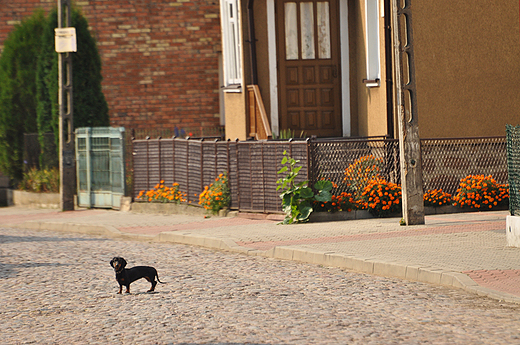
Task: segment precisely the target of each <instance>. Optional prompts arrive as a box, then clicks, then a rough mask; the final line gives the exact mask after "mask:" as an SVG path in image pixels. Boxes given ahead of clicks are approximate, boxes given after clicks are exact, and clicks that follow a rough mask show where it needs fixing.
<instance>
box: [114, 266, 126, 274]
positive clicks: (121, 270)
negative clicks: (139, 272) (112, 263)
mask: <svg viewBox="0 0 520 345" xmlns="http://www.w3.org/2000/svg"><path fill="white" fill-rule="evenodd" d="M124 269H125V268H124V267H122V268H121V269H120V270H119V271H116V270H114V271H116V273H121V272H123V270H124Z"/></svg>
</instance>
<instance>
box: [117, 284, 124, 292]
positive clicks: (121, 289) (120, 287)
mask: <svg viewBox="0 0 520 345" xmlns="http://www.w3.org/2000/svg"><path fill="white" fill-rule="evenodd" d="M122 291H123V285H119V292H118V294H121V292H122Z"/></svg>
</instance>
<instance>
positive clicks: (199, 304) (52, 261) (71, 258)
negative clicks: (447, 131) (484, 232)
mask: <svg viewBox="0 0 520 345" xmlns="http://www.w3.org/2000/svg"><path fill="white" fill-rule="evenodd" d="M113 256H123V257H125V258H126V259H127V261H128V262H129V267H131V266H135V265H151V266H154V267H156V268H157V270H158V272H159V276H160V279H161V281H163V282H167V284H164V285H163V284H158V286H157V288H156V293H146V292H145V291H146V290H148V288H149V283H148V282H146V281H144V280H141V281H138V282H135V283H134V284H132V294H129V295H128V294H123V295H118V294H116V292H117V291H118V285H117V282H116V281H115V277H114V272H113V270H112V268H111V267H110V265H109V261H110V259H111V258H112V257H113ZM0 282H1V284H0V318H1V320H2V321H1V322H0V334H1V338H2V340H1V341H0V342H1V343H2V344H26V343H36V344H87V343H88V344H215V345H216V344H228V345H231V344H233V345H238V344H356V343H357V344H424V343H428V344H520V306H518V305H515V304H501V303H499V302H498V301H496V300H492V299H488V298H485V297H479V296H477V295H475V294H471V293H467V292H465V291H463V290H459V289H450V288H445V287H439V286H433V285H428V284H423V283H418V282H410V281H404V280H399V279H390V278H382V277H376V276H370V275H364V274H357V273H352V272H348V271H344V270H341V269H337V268H324V267H319V266H315V265H307V264H301V263H296V262H292V261H278V260H274V259H269V258H264V257H257V256H246V255H241V254H236V253H224V252H214V251H209V250H205V249H201V248H197V247H190V246H182V245H175V244H166V243H148V242H134V241H122V240H112V239H104V238H100V237H94V236H87V235H81V234H71V233H53V232H47V231H37V232H34V231H29V230H23V229H16V230H15V229H9V228H0Z"/></svg>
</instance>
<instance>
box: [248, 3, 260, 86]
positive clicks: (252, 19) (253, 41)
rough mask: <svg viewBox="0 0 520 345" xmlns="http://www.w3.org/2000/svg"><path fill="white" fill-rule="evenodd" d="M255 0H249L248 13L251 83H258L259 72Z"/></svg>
mask: <svg viewBox="0 0 520 345" xmlns="http://www.w3.org/2000/svg"><path fill="white" fill-rule="evenodd" d="M254 2H255V0H249V1H248V2H247V15H248V27H249V41H248V43H249V51H250V55H251V84H253V85H258V73H257V66H256V36H255V16H254V10H253V4H254Z"/></svg>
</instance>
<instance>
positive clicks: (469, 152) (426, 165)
mask: <svg viewBox="0 0 520 345" xmlns="http://www.w3.org/2000/svg"><path fill="white" fill-rule="evenodd" d="M421 150H422V159H423V187H424V190H425V191H426V190H428V189H442V190H444V191H445V192H448V193H450V194H455V193H456V190H457V188H458V185H459V181H460V179H462V178H464V177H466V176H468V175H477V174H479V175H480V174H484V175H493V177H494V178H495V179H496V180H497V182H499V183H507V178H508V175H507V164H506V141H505V137H493V138H465V139H425V140H421ZM284 151H287V152H288V153H289V155H290V156H291V157H293V158H295V159H297V160H300V163H299V165H302V166H303V168H302V169H301V170H300V174H299V176H298V180H299V181H304V180H309V181H310V184H311V185H312V184H314V181H317V180H319V179H322V178H325V179H329V180H331V181H333V182H335V183H336V184H337V185H338V191H337V192H338V193H339V192H341V191H343V190H344V189H345V188H346V187H345V185H343V184H342V182H343V179H344V177H345V175H344V174H345V169H347V168H348V167H349V165H351V164H354V163H355V162H356V160H358V159H360V158H361V157H367V156H372V157H374V158H376V159H378V160H380V161H381V162H383V167H384V168H383V172H382V175H383V177H385V178H386V179H387V180H388V181H391V182H395V183H400V167H399V143H398V141H397V140H395V139H384V138H370V139H337V140H330V139H329V140H325V139H314V140H306V141H290V142H289V141H241V142H239V141H216V140H211V141H207V140H185V139H146V140H133V168H134V171H133V174H134V175H133V181H134V188H133V195H134V197H135V196H136V195H137V194H138V193H139V191H141V190H150V189H152V188H153V187H154V186H155V185H156V184H157V183H158V182H159V181H161V180H164V181H165V184H166V185H171V184H172V183H174V182H176V183H179V187H180V189H181V190H182V191H184V192H187V194H188V200H189V202H191V203H192V204H198V195H199V194H200V193H201V191H202V190H203V189H204V186H207V185H209V184H211V183H212V182H213V181H214V179H215V177H216V176H218V174H220V173H222V172H224V171H227V172H228V176H229V183H230V189H231V200H232V203H231V208H233V209H239V210H241V211H253V212H281V200H280V197H279V192H278V191H276V186H277V185H276V181H277V180H278V179H279V178H280V177H281V176H280V175H278V174H277V171H278V170H280V169H281V168H282V165H281V160H282V157H283V152H284Z"/></svg>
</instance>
